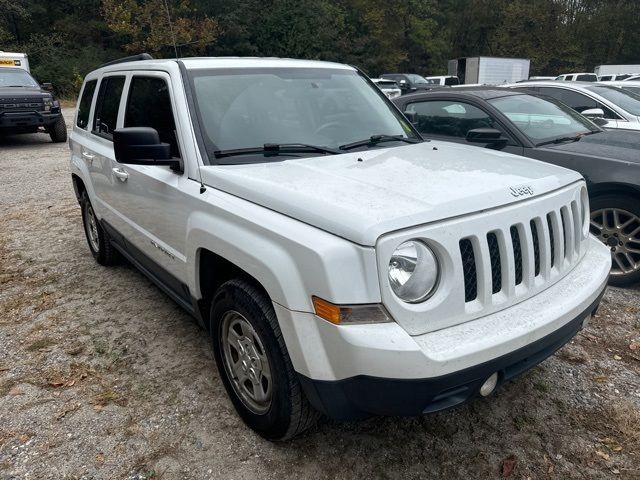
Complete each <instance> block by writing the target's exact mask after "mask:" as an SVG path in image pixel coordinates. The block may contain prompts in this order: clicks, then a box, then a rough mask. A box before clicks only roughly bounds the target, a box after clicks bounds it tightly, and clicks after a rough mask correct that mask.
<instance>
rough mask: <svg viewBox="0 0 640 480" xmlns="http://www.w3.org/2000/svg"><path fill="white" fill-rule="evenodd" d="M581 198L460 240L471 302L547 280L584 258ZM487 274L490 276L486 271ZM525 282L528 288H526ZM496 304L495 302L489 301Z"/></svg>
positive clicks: (466, 291)
mask: <svg viewBox="0 0 640 480" xmlns="http://www.w3.org/2000/svg"><path fill="white" fill-rule="evenodd" d="M579 212H580V209H579V208H578V204H577V201H575V200H573V201H571V202H570V203H569V204H567V205H564V206H562V207H561V208H559V209H557V210H553V211H551V212H548V213H547V214H546V215H541V216H537V217H534V218H532V219H530V221H528V222H519V223H516V224H513V225H510V226H509V227H508V228H506V229H505V231H503V230H502V229H500V230H492V231H490V232H488V233H487V234H486V235H484V236H480V235H477V236H476V235H474V236H472V237H465V238H462V239H461V240H460V242H459V248H460V258H461V262H462V271H463V275H464V292H465V295H464V296H465V302H466V303H469V302H473V301H476V300H479V301H481V302H482V303H485V302H487V301H488V300H489V299H490V298H491V296H493V295H497V294H500V293H505V294H508V292H507V290H508V291H509V292H514V291H515V289H516V288H518V287H522V288H526V287H528V286H532V285H534V284H540V283H544V282H545V281H546V279H548V278H549V277H550V275H551V272H552V271H554V269H555V270H557V271H558V272H559V273H563V272H564V271H565V270H568V269H569V268H570V267H571V266H572V264H573V263H575V262H574V260H577V259H578V258H579V257H580V246H581V242H580V238H581V235H582V233H581V232H582V219H581V218H580V214H579ZM482 272H487V273H488V275H483V273H482ZM523 284H524V286H523ZM489 303H491V302H489Z"/></svg>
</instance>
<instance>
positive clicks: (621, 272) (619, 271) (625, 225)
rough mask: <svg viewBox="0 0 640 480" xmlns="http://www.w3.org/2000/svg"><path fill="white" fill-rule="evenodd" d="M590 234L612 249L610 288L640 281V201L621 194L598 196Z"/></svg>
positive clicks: (594, 205) (592, 211)
mask: <svg viewBox="0 0 640 480" xmlns="http://www.w3.org/2000/svg"><path fill="white" fill-rule="evenodd" d="M616 216H617V221H616V220H615V218H616ZM590 231H591V233H592V234H594V235H595V236H596V237H598V239H599V240H600V241H601V242H603V243H604V244H605V245H607V247H609V248H610V249H611V262H612V265H611V274H610V275H609V285H615V286H618V287H624V286H628V285H632V284H634V283H637V282H639V281H640V199H639V198H635V197H631V196H628V195H617V194H604V195H599V196H597V197H594V198H593V199H592V200H591V228H590Z"/></svg>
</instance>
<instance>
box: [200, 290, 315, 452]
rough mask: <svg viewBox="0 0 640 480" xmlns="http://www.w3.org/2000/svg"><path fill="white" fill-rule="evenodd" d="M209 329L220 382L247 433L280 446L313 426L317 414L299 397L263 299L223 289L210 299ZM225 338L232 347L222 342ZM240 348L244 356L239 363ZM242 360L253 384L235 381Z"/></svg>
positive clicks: (252, 292) (268, 305) (275, 323)
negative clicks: (249, 431) (235, 368)
mask: <svg viewBox="0 0 640 480" xmlns="http://www.w3.org/2000/svg"><path fill="white" fill-rule="evenodd" d="M210 327H211V338H212V344H213V352H214V356H215V359H216V364H217V366H218V371H219V372H220V378H221V379H222V381H223V383H224V386H225V388H226V390H227V393H228V395H229V397H230V398H231V402H232V403H233V406H234V407H235V409H236V411H237V412H238V415H239V416H240V417H241V418H242V420H243V421H244V422H245V423H246V424H247V425H248V426H249V427H250V428H252V429H253V430H254V431H255V432H256V433H258V434H259V435H261V436H262V437H264V438H266V439H268V440H275V441H282V440H288V439H290V438H293V437H294V436H296V435H298V434H300V433H302V432H304V431H305V430H307V429H308V428H310V427H311V426H313V425H314V424H315V422H316V420H317V419H318V417H319V415H320V414H319V413H318V412H317V411H316V410H315V409H314V408H313V407H312V406H311V404H310V403H309V401H308V400H307V398H306V397H305V395H304V393H303V392H302V388H301V386H300V383H299V381H298V378H297V374H296V372H295V371H294V369H293V366H292V364H291V360H290V359H289V354H288V352H287V347H286V345H285V343H284V339H283V338H282V332H281V331H280V326H279V325H278V320H277V319H276V314H275V311H274V310H273V305H272V304H271V301H270V300H269V298H268V297H267V296H266V295H265V294H263V293H262V292H261V291H260V290H258V289H257V288H256V287H254V286H253V285H251V284H250V283H248V282H245V281H243V280H239V279H236V280H230V281H228V282H226V283H224V284H223V285H222V286H221V287H220V288H219V289H218V290H217V291H216V293H215V295H214V298H213V302H212V306H211V313H210ZM239 332H240V333H239ZM231 337H233V342H230V341H228V340H225V338H231ZM248 340H250V342H248ZM241 345H242V348H244V351H245V352H246V353H247V355H245V356H244V357H243V356H242V354H241V353H240V347H241ZM234 353H235V355H234ZM234 358H237V361H235V362H234ZM242 359H244V360H245V366H247V365H249V366H251V367H252V369H253V378H249V377H246V376H245V378H244V381H243V382H241V378H240V377H241V376H244V373H243V372H241V373H240V375H236V374H235V373H234V369H233V367H232V364H233V363H235V364H236V365H240V364H241V363H242ZM265 360H266V362H265ZM254 367H255V368H254ZM238 370H242V369H241V368H240V369H238ZM238 370H235V371H238ZM250 370H251V369H249V371H250ZM245 371H246V370H245ZM256 372H258V373H257V374H256ZM249 373H250V374H251V371H250V372H249ZM267 377H269V378H268V380H267ZM246 385H249V386H250V387H249V388H247V387H246ZM251 392H253V393H254V394H253V395H252V394H251ZM256 392H261V393H262V395H261V394H260V393H256ZM256 398H260V399H259V400H256Z"/></svg>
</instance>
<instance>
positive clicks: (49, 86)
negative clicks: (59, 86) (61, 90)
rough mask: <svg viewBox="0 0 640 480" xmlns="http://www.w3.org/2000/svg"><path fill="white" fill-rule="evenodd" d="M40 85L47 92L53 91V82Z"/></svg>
mask: <svg viewBox="0 0 640 480" xmlns="http://www.w3.org/2000/svg"><path fill="white" fill-rule="evenodd" d="M40 87H42V89H43V90H46V91H47V92H52V91H53V84H52V83H49V82H44V83H43V84H42V85H40Z"/></svg>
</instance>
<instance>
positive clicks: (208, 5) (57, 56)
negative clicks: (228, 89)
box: [0, 0, 640, 96]
mask: <svg viewBox="0 0 640 480" xmlns="http://www.w3.org/2000/svg"><path fill="white" fill-rule="evenodd" d="M167 10H169V12H170V13H171V18H172V24H171V25H169V22H168V19H167ZM0 12H2V15H0V49H2V50H8V51H23V52H27V53H28V54H29V56H30V62H31V66H32V72H33V74H34V76H35V77H36V78H38V79H39V80H40V81H51V82H53V83H54V85H55V87H56V89H57V91H58V93H59V94H62V95H64V96H73V95H75V94H76V93H77V91H78V89H79V86H80V85H81V80H82V77H83V76H84V75H85V74H86V73H87V72H88V71H90V70H92V69H93V68H95V67H96V66H97V65H99V64H100V63H102V62H105V61H107V60H110V59H113V58H117V57H119V56H123V55H127V54H131V53H138V52H141V51H149V52H151V53H153V54H154V55H157V56H165V57H172V56H174V48H173V39H174V38H175V40H176V43H177V44H178V52H179V55H181V56H188V55H239V56H246V55H255V56H281V57H294V58H309V59H322V60H331V61H337V62H344V63H350V64H352V65H356V66H358V67H360V68H361V69H363V70H364V71H365V72H367V73H368V74H369V75H372V76H374V75H379V74H381V73H384V72H391V71H405V72H416V73H420V74H425V75H429V74H430V75H439V74H444V73H446V69H447V60H448V59H451V58H456V57H460V56H475V55H496V56H514V57H525V58H530V59H531V65H532V71H531V73H532V74H538V75H542V74H547V75H557V74H559V73H563V72H568V71H577V70H580V71H591V70H592V69H593V67H595V66H596V65H598V64H604V63H640V8H638V1H637V0H56V1H51V0H0Z"/></svg>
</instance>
